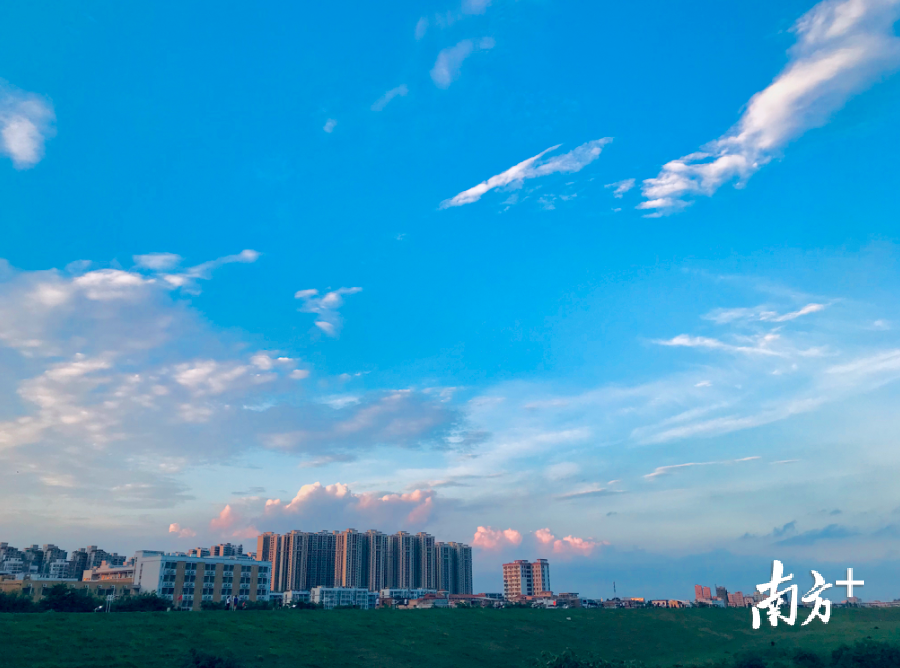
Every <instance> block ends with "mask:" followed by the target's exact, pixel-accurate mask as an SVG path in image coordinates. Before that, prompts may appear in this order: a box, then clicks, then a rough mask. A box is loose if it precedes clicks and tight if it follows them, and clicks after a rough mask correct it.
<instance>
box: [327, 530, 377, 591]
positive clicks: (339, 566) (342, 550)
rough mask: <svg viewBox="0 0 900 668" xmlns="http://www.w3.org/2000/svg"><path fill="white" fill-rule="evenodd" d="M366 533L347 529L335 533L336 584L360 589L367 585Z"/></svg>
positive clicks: (336, 585)
mask: <svg viewBox="0 0 900 668" xmlns="http://www.w3.org/2000/svg"><path fill="white" fill-rule="evenodd" d="M366 542H367V541H366V534H364V533H359V532H358V531H357V530H356V529H347V530H346V531H340V532H338V533H336V534H335V544H334V586H335V587H353V588H354V589H358V588H360V587H366V586H367V580H368V577H367V576H368V570H369V569H368V560H367V559H366V552H367V550H366V547H367V545H366Z"/></svg>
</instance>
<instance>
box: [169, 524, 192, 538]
mask: <svg viewBox="0 0 900 668" xmlns="http://www.w3.org/2000/svg"><path fill="white" fill-rule="evenodd" d="M169 533H174V534H177V535H178V537H179V538H193V537H194V536H196V535H197V532H196V531H194V530H193V529H188V528H187V527H182V526H181V525H180V524H178V522H173V523H172V524H170V525H169Z"/></svg>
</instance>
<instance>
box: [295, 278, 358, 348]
mask: <svg viewBox="0 0 900 668" xmlns="http://www.w3.org/2000/svg"><path fill="white" fill-rule="evenodd" d="M361 291H362V288H338V289H337V290H332V291H331V292H326V293H325V294H324V295H322V296H321V297H320V296H319V291H318V290H299V291H298V292H297V293H296V294H295V295H294V298H295V299H300V300H302V301H303V306H301V307H300V309H299V311H300V312H302V313H315V314H316V315H318V316H319V317H318V319H317V320H316V323H315V324H316V327H318V328H319V329H321V330H322V331H323V332H325V334H327V335H328V336H331V337H337V335H338V334H339V333H340V330H341V325H342V324H343V320H341V317H340V315H339V314H338V309H339V308H340V307H341V306H343V305H344V295H355V294H356V293H357V292H361Z"/></svg>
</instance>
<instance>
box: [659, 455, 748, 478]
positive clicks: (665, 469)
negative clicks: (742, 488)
mask: <svg viewBox="0 0 900 668" xmlns="http://www.w3.org/2000/svg"><path fill="white" fill-rule="evenodd" d="M757 459H760V457H759V456H757V455H753V456H751V457H741V458H740V459H728V460H723V461H715V462H687V463H686V464H669V465H668V466H657V467H656V468H655V469H654V470H653V472H652V473H648V474H646V475H645V476H644V478H646V479H647V480H653V479H654V478H659V477H660V476H666V475H672V474H673V473H675V472H676V471H679V470H681V469H686V468H693V467H695V466H713V465H722V464H740V463H743V462H752V461H756V460H757Z"/></svg>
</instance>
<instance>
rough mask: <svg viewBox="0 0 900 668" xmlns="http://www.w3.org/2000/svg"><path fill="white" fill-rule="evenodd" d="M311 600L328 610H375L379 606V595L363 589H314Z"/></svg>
mask: <svg viewBox="0 0 900 668" xmlns="http://www.w3.org/2000/svg"><path fill="white" fill-rule="evenodd" d="M310 600H311V601H312V602H313V603H316V604H319V605H321V606H322V607H323V608H325V609H326V610H331V609H333V608H339V607H340V608H349V607H352V608H360V609H362V610H374V609H375V608H376V607H377V606H378V593H377V592H374V591H369V590H368V589H365V588H363V587H313V589H312V591H311V592H310Z"/></svg>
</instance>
